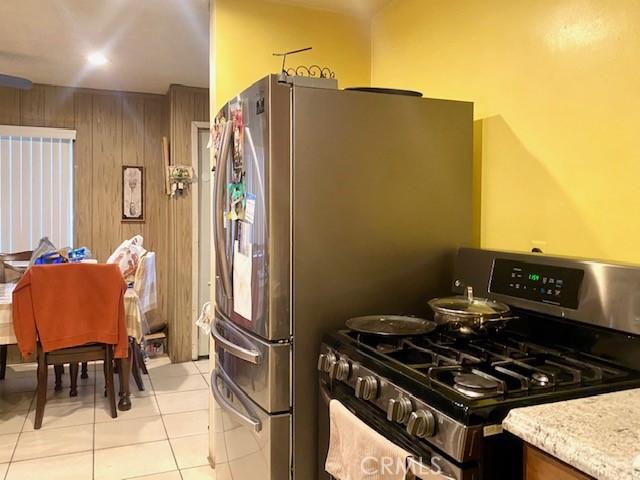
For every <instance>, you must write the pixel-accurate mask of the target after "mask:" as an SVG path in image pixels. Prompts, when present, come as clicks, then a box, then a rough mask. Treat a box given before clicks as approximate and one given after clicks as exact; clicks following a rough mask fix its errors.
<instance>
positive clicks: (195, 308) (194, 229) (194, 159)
mask: <svg viewBox="0 0 640 480" xmlns="http://www.w3.org/2000/svg"><path fill="white" fill-rule="evenodd" d="M202 129H206V130H209V122H191V167H192V168H193V174H194V176H195V177H196V178H195V181H194V182H193V183H192V184H191V358H192V359H193V360H197V358H198V327H196V325H195V322H196V320H197V319H198V315H199V313H200V312H199V310H200V305H198V291H199V286H198V284H199V274H200V268H199V264H198V257H199V255H198V252H199V251H200V239H199V234H198V232H199V226H200V225H199V222H200V220H199V211H198V210H199V208H198V207H199V205H200V203H199V201H198V188H199V186H198V182H199V181H200V179H199V178H198V176H197V175H198V172H199V171H200V168H199V167H200V165H199V157H200V149H199V148H198V147H199V143H198V131H199V130H202ZM212 238H213V237H212Z"/></svg>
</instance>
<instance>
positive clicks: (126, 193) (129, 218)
mask: <svg viewBox="0 0 640 480" xmlns="http://www.w3.org/2000/svg"><path fill="white" fill-rule="evenodd" d="M122 221H123V222H144V167H138V166H133V165H131V166H123V167H122Z"/></svg>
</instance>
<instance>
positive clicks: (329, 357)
mask: <svg viewBox="0 0 640 480" xmlns="http://www.w3.org/2000/svg"><path fill="white" fill-rule="evenodd" d="M336 361H337V359H336V355H335V354H334V353H331V352H329V353H322V354H320V357H319V358H318V370H319V371H320V372H326V373H329V370H331V365H333V364H334V363H336Z"/></svg>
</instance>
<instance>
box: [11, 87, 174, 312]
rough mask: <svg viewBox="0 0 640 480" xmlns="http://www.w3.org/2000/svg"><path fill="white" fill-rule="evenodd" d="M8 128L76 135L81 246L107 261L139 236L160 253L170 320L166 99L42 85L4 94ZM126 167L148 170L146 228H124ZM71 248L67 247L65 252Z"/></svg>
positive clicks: (161, 287) (162, 308)
mask: <svg viewBox="0 0 640 480" xmlns="http://www.w3.org/2000/svg"><path fill="white" fill-rule="evenodd" d="M0 124H3V125H25V126H39V127H58V128H70V129H75V130H76V132H77V134H76V142H75V149H74V162H75V178H74V182H75V185H74V191H75V193H74V197H75V198H74V206H75V225H74V231H75V244H76V245H86V246H87V247H89V248H90V249H91V250H92V251H93V252H94V254H95V255H96V256H97V258H98V259H99V260H100V261H105V260H106V259H107V257H108V256H109V255H110V254H111V252H112V251H113V250H114V249H115V248H116V247H117V246H118V244H119V243H120V242H122V241H123V240H124V239H126V238H130V237H132V236H133V235H135V234H137V233H139V234H141V235H142V236H143V237H144V243H145V247H146V248H147V249H148V250H153V251H155V252H157V255H156V259H157V265H156V268H157V275H158V279H157V280H158V296H159V298H158V301H159V312H158V313H159V314H160V315H161V316H162V317H163V318H165V319H166V318H168V312H169V307H168V304H169V299H168V291H169V290H168V278H169V274H170V271H169V261H168V258H169V257H170V255H169V243H168V235H167V223H168V216H169V199H168V198H167V196H166V195H165V193H164V171H163V168H164V167H163V165H164V164H163V159H162V137H163V136H166V135H168V125H169V121H168V102H167V98H166V96H164V95H152V94H139V93H123V92H114V91H101V90H87V89H74V88H66V87H55V86H48V85H34V87H33V88H32V89H31V90H29V91H20V90H15V89H10V88H0ZM122 165H142V166H144V167H145V182H146V183H145V222H144V223H122V222H121V221H120V218H121V203H122V200H121V198H122V197H121V196H122V180H121V176H122V168H121V167H122ZM61 246H63V245H61Z"/></svg>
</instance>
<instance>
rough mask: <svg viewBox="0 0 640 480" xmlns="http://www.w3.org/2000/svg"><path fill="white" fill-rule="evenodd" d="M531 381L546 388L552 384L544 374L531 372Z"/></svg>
mask: <svg viewBox="0 0 640 480" xmlns="http://www.w3.org/2000/svg"><path fill="white" fill-rule="evenodd" d="M531 381H532V382H533V383H535V384H536V385H539V386H541V387H546V386H547V385H549V384H550V383H551V382H552V379H551V378H550V377H549V375H547V374H546V373H544V372H533V374H531Z"/></svg>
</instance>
